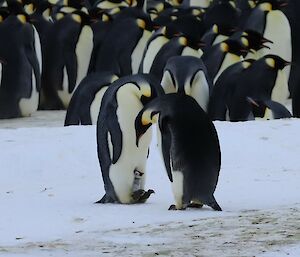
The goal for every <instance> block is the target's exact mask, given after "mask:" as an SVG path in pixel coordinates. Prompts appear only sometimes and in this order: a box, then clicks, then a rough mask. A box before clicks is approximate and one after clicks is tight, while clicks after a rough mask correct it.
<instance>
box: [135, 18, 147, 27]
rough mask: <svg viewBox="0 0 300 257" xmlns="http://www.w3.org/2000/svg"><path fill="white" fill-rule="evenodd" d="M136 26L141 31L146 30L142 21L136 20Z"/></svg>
mask: <svg viewBox="0 0 300 257" xmlns="http://www.w3.org/2000/svg"><path fill="white" fill-rule="evenodd" d="M136 23H137V25H138V26H139V27H140V28H141V29H145V28H146V22H145V21H144V20H142V19H137V20H136Z"/></svg>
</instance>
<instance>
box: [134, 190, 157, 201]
mask: <svg viewBox="0 0 300 257" xmlns="http://www.w3.org/2000/svg"><path fill="white" fill-rule="evenodd" d="M153 193H155V192H154V190H152V189H149V190H148V191H145V190H143V189H139V190H137V191H134V192H133V193H132V198H133V200H134V202H135V203H144V202H146V200H147V199H148V198H149V197H150V195H151V194H153Z"/></svg>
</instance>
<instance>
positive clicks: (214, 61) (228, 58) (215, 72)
mask: <svg viewBox="0 0 300 257" xmlns="http://www.w3.org/2000/svg"><path fill="white" fill-rule="evenodd" d="M247 52H248V49H247V47H245V45H243V44H241V43H240V41H239V40H233V39H230V38H229V39H227V40H225V41H223V42H221V43H219V44H216V45H214V46H212V47H211V48H209V49H207V51H205V52H204V54H203V55H202V57H201V58H202V60H203V62H204V64H205V65H206V68H207V70H208V74H209V77H210V78H211V79H212V80H213V82H214V83H215V82H216V80H217V79H218V77H219V76H220V75H221V74H222V72H223V71H224V70H225V69H226V68H227V67H229V66H230V65H232V64H234V63H237V62H239V61H241V56H246V54H247Z"/></svg>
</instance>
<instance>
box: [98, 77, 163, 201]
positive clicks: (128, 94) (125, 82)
mask: <svg viewBox="0 0 300 257" xmlns="http://www.w3.org/2000/svg"><path fill="white" fill-rule="evenodd" d="M162 93H163V90H162V88H161V86H160V85H159V83H158V82H157V81H154V80H153V79H152V78H151V77H150V76H149V75H144V74H137V75H131V76H126V77H123V78H121V79H118V80H117V81H115V82H114V83H112V84H111V85H110V86H109V88H108V89H107V90H106V92H105V94H104V96H103V99H102V102H101V108H100V113H99V117H98V121H97V146H98V159H99V162H100V167H101V172H102V178H103V181H104V188H105V195H104V196H103V197H102V199H101V200H99V201H98V202H97V203H124V204H131V203H143V202H145V201H146V200H147V199H148V198H149V196H150V195H151V194H152V193H153V192H154V191H153V190H151V189H150V190H148V191H145V190H144V186H145V177H146V160H147V157H148V151H149V144H150V141H151V131H150V130H149V131H148V132H147V133H146V135H145V136H144V137H143V139H142V140H141V141H140V144H139V146H136V144H135V140H134V138H135V129H134V122H135V118H136V116H137V114H138V113H139V111H140V110H142V108H143V104H144V103H147V102H149V101H150V100H152V99H153V98H154V97H156V96H157V95H158V94H162Z"/></svg>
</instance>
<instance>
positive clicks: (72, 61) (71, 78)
mask: <svg viewBox="0 0 300 257" xmlns="http://www.w3.org/2000/svg"><path fill="white" fill-rule="evenodd" d="M65 60H66V61H65V65H66V70H67V74H68V83H69V85H68V91H69V93H72V92H73V90H74V88H75V86H76V80H77V67H78V65H77V57H76V54H75V53H66V59H65Z"/></svg>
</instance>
